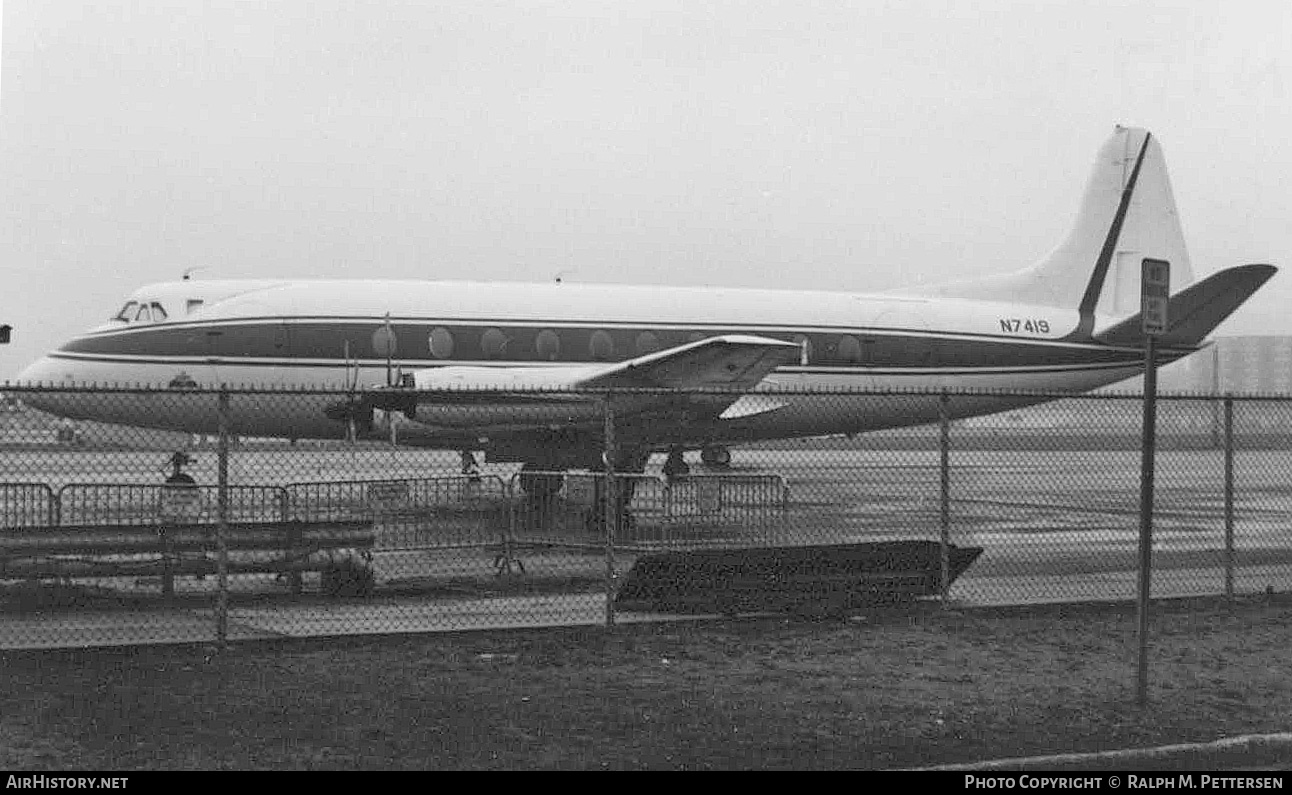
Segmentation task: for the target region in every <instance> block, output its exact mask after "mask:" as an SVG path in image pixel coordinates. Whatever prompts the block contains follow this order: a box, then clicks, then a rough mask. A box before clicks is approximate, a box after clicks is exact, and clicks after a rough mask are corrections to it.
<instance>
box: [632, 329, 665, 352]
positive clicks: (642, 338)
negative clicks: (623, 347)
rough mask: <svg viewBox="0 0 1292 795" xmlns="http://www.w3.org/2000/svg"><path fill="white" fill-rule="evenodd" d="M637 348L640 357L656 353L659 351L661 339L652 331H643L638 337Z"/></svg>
mask: <svg viewBox="0 0 1292 795" xmlns="http://www.w3.org/2000/svg"><path fill="white" fill-rule="evenodd" d="M636 346H637V355H638V356H645V355H646V354H648V353H654V352H655V351H657V350H659V337H656V336H655V333H654V332H652V331H643V332H642V333H640V334H638V335H637V342H636Z"/></svg>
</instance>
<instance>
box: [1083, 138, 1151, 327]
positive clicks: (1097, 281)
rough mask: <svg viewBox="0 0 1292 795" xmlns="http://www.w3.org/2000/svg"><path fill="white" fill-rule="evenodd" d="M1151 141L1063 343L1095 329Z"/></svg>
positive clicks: (1143, 149) (1129, 183)
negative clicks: (1074, 323) (1101, 296)
mask: <svg viewBox="0 0 1292 795" xmlns="http://www.w3.org/2000/svg"><path fill="white" fill-rule="evenodd" d="M1152 139H1153V135H1152V133H1145V134H1144V143H1143V144H1142V145H1141V146H1140V150H1139V156H1138V157H1137V158H1135V168H1134V169H1132V170H1131V175H1130V179H1128V180H1127V181H1126V187H1125V188H1122V198H1121V202H1120V203H1118V205H1117V213H1116V214H1115V215H1114V216H1113V223H1112V226H1110V227H1109V228H1108V235H1107V237H1105V238H1104V247H1103V248H1102V249H1101V250H1100V251H1099V259H1098V260H1097V261H1096V262H1095V270H1094V273H1092V274H1090V281H1089V283H1087V284H1086V292H1085V295H1083V296H1081V304H1080V306H1079V307H1078V310H1077V311H1078V312H1079V313H1080V320H1079V321H1078V322H1077V328H1076V331H1073V332H1072V333H1071V334H1069V335H1068V336H1067V337H1065V339H1082V340H1085V339H1089V338H1090V334H1091V332H1093V331H1094V329H1095V304H1097V303H1098V302H1099V294H1100V293H1101V292H1103V289H1104V280H1105V279H1106V278H1107V276H1108V267H1109V266H1110V265H1111V264H1112V260H1113V254H1114V253H1115V252H1116V251H1117V240H1118V238H1120V237H1121V234H1122V224H1124V223H1125V221H1126V211H1127V210H1129V209H1130V202H1131V195H1132V194H1134V193H1135V183H1136V182H1137V181H1138V180H1139V170H1140V167H1141V166H1143V165H1144V156H1145V155H1146V154H1148V142H1149V141H1151V140H1152Z"/></svg>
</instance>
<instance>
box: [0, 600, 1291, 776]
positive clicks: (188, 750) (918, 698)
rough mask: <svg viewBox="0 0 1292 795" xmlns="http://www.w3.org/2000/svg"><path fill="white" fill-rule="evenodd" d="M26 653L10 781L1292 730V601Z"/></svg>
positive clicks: (856, 758) (10, 743)
mask: <svg viewBox="0 0 1292 795" xmlns="http://www.w3.org/2000/svg"><path fill="white" fill-rule="evenodd" d="M1135 626H1136V620H1135V611H1134V606H1133V605H1129V604H1095V605H1056V606H1044V607H1030V608H1009V609H999V608H998V609H991V610H988V609H975V610H959V611H958V610H943V609H942V608H940V607H939V606H938V605H937V604H933V603H930V604H919V605H915V606H906V607H895V608H882V609H881V608H877V609H876V610H874V611H872V612H870V613H865V614H862V615H859V616H855V617H853V618H851V619H848V620H842V621H841V620H829V621H812V620H806V619H799V618H788V617H767V618H756V619H744V620H735V621H725V622H716V621H715V622H695V623H686V624H668V625H645V626H643V625H636V626H631V627H628V626H620V627H617V628H615V629H614V630H611V631H607V630H606V629H605V628H601V627H595V628H571V629H554V630H532V631H516V632H501V633H485V632H475V633H463V634H449V635H435V636H418V637H390V638H367V639H362V640H361V639H343V640H336V639H333V640H311V641H292V642H286V641H284V642H280V643H271V644H266V643H254V644H247V645H243V646H236V645H235V646H234V647H233V648H232V649H231V650H230V651H228V652H225V653H217V652H216V650H214V649H212V648H210V647H205V646H190V647H167V648H155V647H154V648H148V647H137V648H128V649H100V650H88V651H77V652H40V653H17V652H12V653H5V654H3V655H0V665H3V669H4V671H5V676H4V677H3V680H2V681H0V766H3V767H6V768H10V769H45V770H51V769H62V770H67V769H74V768H79V769H100V770H130V769H145V770H152V769H175V768H182V769H213V768H231V769H283V768H347V769H373V770H375V769H403V768H409V769H479V768H491V769H542V768H558V769H594V768H612V769H715V768H716V769H755V768H769V769H770V768H781V769H785V768H791V769H829V768H835V769H838V768H851V769H884V768H901V767H917V766H923V765H934V764H943V763H954V762H967V761H973V760H985V759H993V758H1003V757H1016V756H1027V755H1041V754H1058V753H1070V752H1084V751H1098V750H1111V749H1122V748H1133V747H1148V746H1156V745H1165V744H1170V743H1180V742H1200V741H1210V740H1216V739H1219V738H1222V737H1226V736H1233V735H1239V734H1246V733H1257V732H1260V733H1264V732H1278V731H1284V730H1287V729H1288V728H1289V725H1288V724H1289V718H1288V716H1289V715H1292V679H1290V678H1289V675H1288V649H1289V647H1290V646H1292V598H1289V597H1287V596H1281V595H1275V596H1268V597H1265V596H1262V597H1254V598H1248V599H1243V600H1240V601H1238V602H1236V603H1234V604H1229V603H1226V602H1225V601H1223V600H1218V599H1206V600H1197V599H1194V600H1179V601H1170V602H1160V603H1157V604H1156V605H1155V606H1154V611H1153V622H1152V644H1151V671H1150V683H1151V687H1150V696H1151V697H1150V703H1149V704H1148V705H1147V706H1146V707H1140V706H1137V705H1136V704H1135V702H1134V682H1135V660H1136V635H1135Z"/></svg>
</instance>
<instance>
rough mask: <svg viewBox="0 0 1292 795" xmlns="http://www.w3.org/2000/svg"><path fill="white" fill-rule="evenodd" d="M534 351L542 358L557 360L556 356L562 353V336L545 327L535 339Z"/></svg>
mask: <svg viewBox="0 0 1292 795" xmlns="http://www.w3.org/2000/svg"><path fill="white" fill-rule="evenodd" d="M534 351H535V352H536V353H537V354H538V358H540V359H546V360H548V361H549V362H550V361H555V360H556V357H558V356H560V355H561V338H560V337H558V336H557V335H556V332H555V331H552V330H551V329H550V328H549V329H543V330H542V331H540V332H538V337H536V338H535V339H534Z"/></svg>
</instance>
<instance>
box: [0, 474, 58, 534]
mask: <svg viewBox="0 0 1292 795" xmlns="http://www.w3.org/2000/svg"><path fill="white" fill-rule="evenodd" d="M56 524H58V502H57V500H56V499H55V498H54V490H53V489H51V488H50V487H49V486H46V485H45V484H44V483H0V527H3V528H5V529H8V528H17V527H48V526H50V525H56Z"/></svg>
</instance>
